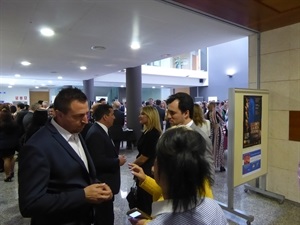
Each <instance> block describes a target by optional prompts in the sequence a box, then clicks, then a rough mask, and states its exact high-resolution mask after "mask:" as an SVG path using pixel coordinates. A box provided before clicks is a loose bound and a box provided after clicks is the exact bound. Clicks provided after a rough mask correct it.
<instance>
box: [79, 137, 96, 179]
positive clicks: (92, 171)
mask: <svg viewBox="0 0 300 225" xmlns="http://www.w3.org/2000/svg"><path fill="white" fill-rule="evenodd" d="M79 139H80V142H81V145H82V147H83V150H84V152H85V155H86V159H87V161H88V166H89V172H90V176H91V178H92V179H93V180H96V179H97V178H96V177H97V176H96V170H95V166H94V163H93V160H92V158H91V156H90V153H89V151H88V148H87V146H86V144H85V141H84V140H83V138H82V136H81V134H79Z"/></svg>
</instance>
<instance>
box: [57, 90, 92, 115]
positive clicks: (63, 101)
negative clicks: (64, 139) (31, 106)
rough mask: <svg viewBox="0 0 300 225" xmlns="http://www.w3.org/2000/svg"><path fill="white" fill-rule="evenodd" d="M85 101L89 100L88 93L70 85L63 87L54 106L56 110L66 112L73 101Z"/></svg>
mask: <svg viewBox="0 0 300 225" xmlns="http://www.w3.org/2000/svg"><path fill="white" fill-rule="evenodd" d="M75 100H77V101H79V102H81V103H84V102H86V101H87V97H86V95H85V94H84V93H83V92H82V91H81V90H80V89H78V88H73V87H68V88H64V89H62V90H61V91H60V92H59V93H58V94H57V96H56V97H55V100H54V103H53V106H54V109H55V110H59V111H61V112H63V113H64V114H66V113H68V111H69V109H70V105H71V103H72V102H73V101H75Z"/></svg>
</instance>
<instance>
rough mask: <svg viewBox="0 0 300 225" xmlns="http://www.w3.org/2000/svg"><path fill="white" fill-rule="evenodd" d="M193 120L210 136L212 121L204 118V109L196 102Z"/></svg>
mask: <svg viewBox="0 0 300 225" xmlns="http://www.w3.org/2000/svg"><path fill="white" fill-rule="evenodd" d="M193 121H194V123H195V124H196V126H198V127H200V129H201V130H202V131H203V132H204V133H206V134H207V136H208V137H210V135H211V133H210V132H211V131H210V121H209V120H206V119H204V114H203V109H202V108H201V107H200V105H199V104H197V103H194V114H193Z"/></svg>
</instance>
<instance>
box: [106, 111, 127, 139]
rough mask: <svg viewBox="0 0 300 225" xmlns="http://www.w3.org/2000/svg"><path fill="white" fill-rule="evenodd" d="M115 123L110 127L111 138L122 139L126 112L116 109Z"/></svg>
mask: <svg viewBox="0 0 300 225" xmlns="http://www.w3.org/2000/svg"><path fill="white" fill-rule="evenodd" d="M114 116H115V120H114V124H113V125H112V126H111V127H110V128H109V129H108V133H109V135H110V138H111V139H112V140H114V141H121V140H122V137H123V126H124V121H125V116H124V113H123V112H121V111H120V110H118V109H115V110H114Z"/></svg>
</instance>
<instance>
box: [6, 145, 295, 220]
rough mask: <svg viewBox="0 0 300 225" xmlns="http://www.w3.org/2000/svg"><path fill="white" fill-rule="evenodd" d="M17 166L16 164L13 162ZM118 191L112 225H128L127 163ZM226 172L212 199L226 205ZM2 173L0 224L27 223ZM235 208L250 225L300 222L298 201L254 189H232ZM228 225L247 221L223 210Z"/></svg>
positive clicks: (129, 181) (130, 155) (218, 179)
mask: <svg viewBox="0 0 300 225" xmlns="http://www.w3.org/2000/svg"><path fill="white" fill-rule="evenodd" d="M120 154H125V155H126V156H127V162H132V161H133V159H134V158H135V156H136V155H137V151H136V150H126V149H122V150H121V152H120ZM16 169H17V163H16ZM121 170H122V172H121V174H122V184H121V191H120V193H119V194H118V195H117V196H116V198H115V225H129V224H130V223H129V222H128V218H127V216H126V214H125V213H126V211H127V210H128V204H127V201H126V199H125V197H126V194H127V191H128V190H129V188H130V187H131V185H132V183H133V180H132V175H131V174H130V172H129V170H128V167H127V164H125V165H124V166H123V167H122V169H121ZM226 173H227V172H224V173H216V182H215V185H214V195H215V199H216V200H218V201H219V202H222V203H224V204H227V184H226ZM3 179H4V174H3V173H1V174H0V225H29V224H30V220H29V219H26V218H23V217H22V216H21V215H20V213H19V208H18V193H17V189H18V182H17V178H14V180H13V182H10V183H9V182H8V183H6V182H3ZM234 207H235V209H238V210H241V211H243V212H245V213H246V214H247V215H253V216H254V221H253V222H252V223H251V224H253V225H285V224H286V225H296V224H297V225H298V224H300V204H298V203H294V202H291V201H288V200H285V201H284V203H283V204H279V203H278V201H276V200H274V199H269V198H267V197H264V196H262V195H259V194H256V193H254V192H251V191H249V192H247V193H245V192H244V188H243V187H242V186H240V187H237V188H235V191H234ZM225 214H226V216H227V218H228V222H229V224H230V225H232V224H246V221H245V220H244V219H242V218H240V217H237V216H234V215H232V214H230V213H228V212H226V211H225Z"/></svg>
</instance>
